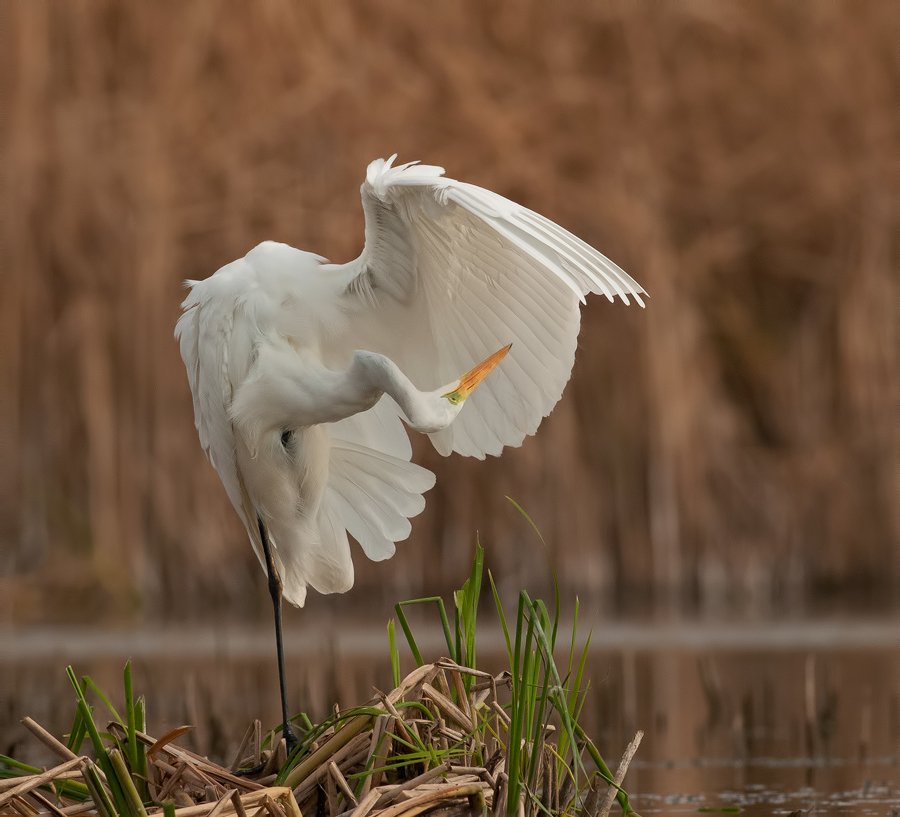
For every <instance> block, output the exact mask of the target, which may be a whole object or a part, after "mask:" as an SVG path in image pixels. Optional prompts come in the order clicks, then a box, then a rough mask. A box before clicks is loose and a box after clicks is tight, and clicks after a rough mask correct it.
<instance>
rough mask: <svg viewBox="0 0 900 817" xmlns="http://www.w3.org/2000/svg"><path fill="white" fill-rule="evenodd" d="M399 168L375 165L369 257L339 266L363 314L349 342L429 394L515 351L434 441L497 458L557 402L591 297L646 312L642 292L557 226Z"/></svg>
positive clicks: (478, 192) (491, 197) (428, 171)
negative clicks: (494, 355)
mask: <svg viewBox="0 0 900 817" xmlns="http://www.w3.org/2000/svg"><path fill="white" fill-rule="evenodd" d="M394 158H395V157H391V158H390V159H389V160H387V161H384V160H382V159H378V160H376V161H375V162H372V163H371V164H370V165H369V168H368V171H367V174H366V181H365V182H364V184H363V186H362V190H361V193H362V201H363V210H364V213H365V217H366V231H365V232H366V245H365V248H364V250H363V252H362V254H361V255H360V257H359V258H358V259H356V260H355V261H352V262H350V264H346V265H342V266H339V267H337V268H336V269H337V271H338V272H339V273H341V274H344V275H345V276H346V281H347V286H346V290H345V299H346V302H347V303H346V306H347V308H348V309H351V310H354V311H355V314H354V318H353V320H352V322H351V325H352V328H353V337H352V339H350V338H348V339H347V342H348V343H352V346H353V348H356V347H359V346H365V347H366V348H371V349H372V350H374V351H380V352H382V353H384V354H387V355H389V356H390V357H391V358H392V359H393V360H394V361H395V362H396V363H397V364H398V365H399V366H400V368H401V369H403V370H404V371H405V372H406V373H407V374H408V375H409V376H410V377H411V378H412V379H413V381H414V382H416V383H417V385H419V386H420V387H422V388H429V387H437V386H439V385H441V384H442V383H445V382H452V380H453V379H454V378H456V377H458V376H459V375H460V374H461V373H462V372H463V371H465V370H467V369H468V368H469V367H470V366H472V365H473V364H474V363H475V362H477V361H478V360H480V359H482V358H484V357H485V356H486V355H487V354H489V353H491V352H493V351H495V350H496V349H498V348H499V347H501V346H504V345H506V344H507V343H510V342H512V344H513V346H512V349H511V351H510V353H509V354H508V355H507V357H506V358H505V359H504V361H503V363H502V364H501V365H500V366H499V367H498V368H497V370H495V372H493V373H492V374H491V376H490V377H488V378H487V380H485V382H484V383H483V384H482V385H481V386H480V387H479V389H478V390H477V391H476V392H475V393H474V394H473V395H472V396H471V397H470V398H469V399H468V400H467V401H466V404H465V406H464V407H463V410H462V411H461V412H460V415H459V417H458V418H457V419H456V420H455V421H454V422H453V424H452V425H451V426H449V427H448V428H447V429H445V430H443V431H440V432H438V433H436V434H431V435H430V437H431V441H432V443H433V444H434V446H435V448H436V449H437V450H438V451H439V452H440V453H442V454H449V453H450V452H451V451H456V452H458V453H460V454H465V455H468V456H474V457H479V458H483V457H484V456H485V455H486V454H494V455H495V454H499V453H500V452H501V451H502V450H503V448H504V446H508V445H513V446H514V445H519V444H521V442H522V440H523V439H524V438H525V436H527V435H529V434H533V433H534V432H535V431H536V430H537V427H538V425H539V424H540V422H541V420H542V419H543V418H544V417H545V416H547V415H548V414H549V413H550V411H551V410H552V409H553V407H554V405H555V404H556V402H557V401H558V400H559V398H560V396H561V395H562V391H563V389H564V387H565V384H566V382H567V381H568V379H569V375H570V373H571V370H572V365H573V363H574V360H575V348H576V345H577V338H578V331H579V327H580V310H579V303H580V302H584V298H585V296H586V295H587V294H588V293H597V294H601V295H603V296H605V297H606V298H607V299H608V300H610V301H614V300H615V299H616V298H619V299H621V300H622V301H623V302H624V303H626V304H628V303H630V300H631V298H634V300H635V301H636V302H637V303H638V304H640V305H641V306H643V300H642V298H641V295H642V294H644V290H643V289H642V287H641V286H640V285H639V284H638V283H637V282H636V281H634V280H633V279H632V278H631V277H630V276H629V275H628V274H627V273H625V272H624V271H623V270H622V269H620V268H619V267H618V266H617V265H616V264H614V263H613V262H612V261H610V260H609V259H608V258H606V257H605V256H604V255H602V254H601V253H599V252H598V251H597V250H595V249H594V248H593V247H591V246H590V245H589V244H587V243H585V242H584V241H582V240H581V239H579V238H577V237H576V236H574V235H573V234H572V233H570V232H568V231H567V230H565V229H564V228H562V227H560V226H559V225H558V224H555V223H554V222H553V221H551V220H550V219H547V218H545V217H544V216H542V215H540V214H538V213H535V212H533V211H531V210H528V209H527V208H525V207H522V206H520V205H518V204H515V203H514V202H512V201H510V200H509V199H506V198H504V197H503V196H500V195H498V194H496V193H492V192H490V191H489V190H484V189H483V188H480V187H477V186H475V185H472V184H466V183H464V182H458V181H454V180H453V179H448V178H446V177H444V176H443V169H442V168H440V167H434V166H431V165H419V164H416V163H408V164H404V165H399V166H397V167H394V166H393V161H394Z"/></svg>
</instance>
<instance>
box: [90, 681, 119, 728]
mask: <svg viewBox="0 0 900 817" xmlns="http://www.w3.org/2000/svg"><path fill="white" fill-rule="evenodd" d="M83 680H84V683H85V684H86V686H87V689H90V691H91V692H93V693H94V695H96V696H97V697H98V698H99V699H100V701H101V703H102V704H103V705H104V706H105V707H106V708H107V709H108V710H109V714H110V715H112V717H113V720H114V721H116V723H119V724H121V726H122V728H123V729H124V728H125V722H126V719H125V718H123V717H122V716H121V715H120V714H119V710H118V709H116V708H115V706H113V702H112V701H111V700H110V699H109V696H108V695H107V694H106V693H105V692H104V691H103V690H102V689H100V687H99V686H97V684H96V683H95V682H94V679H93V678H91V677H90V675H85V676H84V678H83Z"/></svg>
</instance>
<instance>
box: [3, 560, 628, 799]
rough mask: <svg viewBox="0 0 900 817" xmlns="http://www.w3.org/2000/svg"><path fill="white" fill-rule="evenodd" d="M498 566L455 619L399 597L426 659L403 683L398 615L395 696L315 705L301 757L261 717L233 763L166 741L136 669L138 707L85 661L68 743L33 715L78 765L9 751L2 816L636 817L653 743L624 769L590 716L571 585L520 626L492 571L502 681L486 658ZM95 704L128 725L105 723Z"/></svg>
mask: <svg viewBox="0 0 900 817" xmlns="http://www.w3.org/2000/svg"><path fill="white" fill-rule="evenodd" d="M483 560H484V553H483V551H482V549H481V548H480V547H478V548H477V549H476V553H475V557H474V559H473V563H472V569H471V573H470V575H469V578H468V579H467V580H466V582H465V584H464V585H463V587H462V588H461V589H460V590H458V591H457V592H456V593H454V595H453V604H452V618H451V616H448V614H447V607H446V605H445V604H444V601H443V600H442V599H440V598H439V597H433V598H427V599H415V600H411V601H407V602H402V603H400V604H398V605H397V606H396V612H397V620H398V621H399V623H400V627H401V629H402V631H403V633H404V635H405V638H406V643H407V644H408V646H409V649H410V652H411V653H412V656H413V659H414V660H415V662H416V664H417V667H416V668H415V669H414V670H413V671H412V672H411V673H409V674H408V675H407V676H406V677H405V678H402V679H401V678H400V669H399V668H400V663H401V662H400V654H399V647H398V643H397V638H396V630H395V627H394V623H393V622H391V623H389V625H388V642H389V650H390V653H391V665H392V667H393V672H394V688H393V690H392V691H391V692H389V693H386V694H385V693H379V694H377V695H376V697H375V698H373V699H372V700H371V701H370V702H368V703H367V704H366V705H364V706H361V707H357V708H354V709H351V710H347V711H344V712H338V713H336V714H335V715H334V716H332V717H331V718H329V719H327V720H326V721H324V722H323V723H320V724H314V723H312V721H311V720H310V719H309V718H308V717H307V716H306V715H305V714H301V715H300V716H298V717H297V718H296V719H295V721H296V725H297V727H298V732H299V733H300V735H301V740H300V744H299V746H298V747H297V749H296V750H295V751H294V753H293V754H292V755H291V757H290V758H287V757H286V756H285V748H284V741H283V740H282V739H281V736H280V735H279V734H278V733H277V732H273V733H270V734H269V735H268V736H265V737H264V736H263V732H262V729H261V728H260V725H259V723H258V722H256V723H255V724H254V725H253V726H251V728H250V729H249V730H248V732H247V734H246V735H245V737H244V740H243V741H242V742H241V746H240V748H239V750H238V752H237V753H236V756H235V758H234V761H233V763H232V764H231V766H230V767H227V768H226V767H224V766H221V765H219V764H216V763H212V762H211V761H209V760H208V759H206V758H202V757H200V756H198V755H197V754H195V753H193V752H191V751H189V750H187V749H184V748H181V747H179V746H177V745H176V743H175V741H176V740H177V739H178V738H180V737H181V736H182V735H183V734H184V733H185V732H187V731H188V729H189V728H188V727H179V728H178V729H174V730H172V731H171V732H169V733H167V734H166V735H163V736H162V737H161V738H159V739H155V738H153V737H151V736H150V735H148V734H147V732H146V723H145V720H146V717H145V705H144V700H143V698H140V697H135V695H134V691H133V684H132V676H131V667H130V665H126V668H125V677H124V691H125V704H124V708H123V710H122V712H120V711H119V710H118V709H117V708H116V707H115V706H114V705H113V703H112V701H111V700H110V698H109V697H108V696H107V695H106V694H105V693H104V692H103V691H102V690H101V689H100V688H99V687H98V686H97V685H96V684H95V683H94V682H93V681H92V680H91V679H90V678H87V677H84V678H78V677H77V676H76V675H75V673H74V672H73V671H72V670H71V668H70V669H69V670H68V672H69V678H70V681H71V683H72V686H73V689H74V690H75V695H76V713H75V719H74V722H73V724H72V728H71V730H70V732H69V734H68V736H67V739H66V742H65V743H63V742H62V741H59V740H57V739H56V738H54V737H53V736H51V735H49V734H48V733H47V732H46V731H45V730H43V729H42V728H41V727H40V726H39V725H38V724H36V723H34V721H31V720H30V719H26V720H25V721H24V723H25V725H26V727H27V728H28V729H29V730H31V731H32V732H33V733H34V734H35V735H36V736H37V737H38V738H39V739H40V740H41V741H42V742H43V743H44V744H45V746H47V748H49V749H50V750H51V751H52V752H53V753H54V754H55V755H57V756H58V757H60V758H61V760H62V761H63V762H62V763H61V764H60V765H59V766H57V767H55V768H53V769H50V770H48V771H44V770H42V769H39V768H36V767H33V766H28V765H26V764H23V763H20V762H18V761H16V760H14V759H12V758H0V761H2V763H0V778H6V779H5V780H3V779H0V809H12V810H13V811H14V812H15V813H18V814H21V815H23V817H32V815H34V814H35V813H53V814H55V815H61V814H64V815H73V814H98V815H100V817H147V815H153V814H162V813H165V814H167V815H168V814H175V815H178V817H201V816H202V817H222V815H225V816H226V817H228V816H229V815H232V814H234V815H237V817H247V815H253V816H254V817H255V815H257V814H258V815H263V814H270V815H293V817H298V815H299V814H300V813H304V814H312V813H316V814H327V815H329V817H338V815H342V817H367V815H377V817H401V816H402V817H412V815H415V814H419V813H422V812H423V811H429V810H431V809H435V808H441V809H442V811H443V812H445V813H457V812H458V813H460V814H462V813H481V814H492V815H497V816H498V817H499V815H522V816H523V817H536V815H538V814H539V813H544V814H551V815H556V814H563V813H566V814H573V815H580V814H584V815H589V816H590V817H595V815H603V814H606V813H608V812H609V808H610V807H611V806H612V804H613V802H614V801H615V800H618V803H619V805H620V807H621V809H622V812H623V814H625V815H629V814H634V813H635V812H634V811H633V809H632V808H631V805H630V802H629V798H628V795H627V793H626V792H625V790H624V789H622V788H621V782H622V778H623V777H624V773H625V770H626V769H627V764H628V761H629V760H630V756H631V755H632V754H633V752H634V749H636V746H637V742H639V739H640V738H639V737H638V738H637V739H636V741H635V742H634V743H633V744H632V746H631V747H629V750H628V751H627V752H626V758H625V759H623V763H622V764H621V765H620V768H619V771H618V772H617V774H616V775H615V777H614V776H613V775H612V774H611V772H610V770H609V768H608V767H607V765H606V763H605V762H604V760H603V757H602V756H601V754H600V752H599V750H598V748H597V747H596V746H595V745H594V743H593V742H592V741H591V739H590V738H589V737H588V736H587V735H586V734H585V732H584V730H583V728H582V727H581V726H580V724H579V722H578V717H579V714H580V712H581V708H582V706H583V704H584V700H585V696H586V694H587V686H588V685H587V682H586V679H585V663H586V657H587V650H588V647H589V644H590V639H588V640H587V643H586V644H585V646H584V647H583V648H582V649H580V650H576V647H575V643H576V637H575V631H576V628H577V623H578V622H577V618H578V608H577V605H576V611H575V621H574V622H573V626H572V637H571V640H570V641H569V643H568V644H567V645H566V647H565V658H564V661H562V662H561V663H560V664H558V663H557V661H556V660H555V657H554V656H555V653H556V648H557V634H558V632H559V599H558V594H557V596H556V598H555V601H554V605H553V612H552V613H551V612H550V610H549V608H548V607H547V605H546V604H545V603H544V602H543V601H540V600H533V599H531V598H530V597H529V596H528V594H527V593H525V592H522V593H520V594H519V598H518V604H517V608H516V615H515V618H514V619H508V618H507V616H506V613H505V610H504V607H503V604H502V603H501V600H500V597H499V594H498V592H497V588H496V585H495V584H494V581H493V578H492V577H491V576H490V574H488V577H489V583H490V588H491V594H492V597H493V600H494V603H495V605H496V608H497V611H498V613H499V615H500V622H501V626H502V628H503V634H504V639H505V643H506V648H507V659H508V668H507V669H505V670H503V671H502V672H500V673H499V674H491V673H488V672H485V671H483V670H481V669H479V668H478V667H477V666H476V661H475V658H476V620H477V612H478V601H479V599H480V596H481V590H482V578H483ZM421 604H428V605H434V606H435V607H436V609H437V611H438V614H439V617H440V620H441V626H442V629H443V631H444V635H445V638H446V644H447V650H448V653H449V656H450V657H449V658H444V659H441V660H439V661H436V662H430V663H427V662H425V661H424V659H423V657H422V654H421V651H420V650H419V647H418V644H417V642H416V638H415V634H414V632H413V628H412V626H411V625H410V622H409V620H408V618H407V616H406V610H407V608H408V607H409V606H411V605H421ZM451 622H452V623H451ZM90 697H95V698H96V699H98V700H99V702H100V705H101V707H102V709H101V711H105V713H106V714H107V715H108V716H109V717H110V718H111V719H112V720H111V721H110V722H109V724H108V726H107V727H106V729H105V730H102V731H101V728H100V727H99V726H98V713H97V711H96V710H95V707H94V706H92V705H91V703H90V702H89V698H90ZM85 747H90V748H91V749H92V754H93V757H89V756H88V755H87V754H85V753H84V751H83V750H84V748H85ZM4 767H5V768H4ZM604 795H605V796H604ZM4 813H5V812H4Z"/></svg>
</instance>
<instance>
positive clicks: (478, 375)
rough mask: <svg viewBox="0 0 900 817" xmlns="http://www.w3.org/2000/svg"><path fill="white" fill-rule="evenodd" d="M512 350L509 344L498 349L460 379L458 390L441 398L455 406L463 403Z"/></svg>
mask: <svg viewBox="0 0 900 817" xmlns="http://www.w3.org/2000/svg"><path fill="white" fill-rule="evenodd" d="M511 348H512V344H511V343H508V344H507V345H506V346H504V347H503V348H502V349H498V350H497V351H496V352H494V354H492V355H491V356H490V357H486V358H485V359H484V360H482V361H481V363H479V364H478V365H477V366H475V368H473V369H470V370H469V371H468V372H466V373H465V374H464V375H463V376H462V377H461V378H460V379H459V385H458V386H457V387H456V389H454V390H453V391H451V392H447V394H442V395H441V397H445V398H446V399H447V400H449V401H450V402H451V403H453V405H457V404H459V403H462V402H463V400H465V399H466V398H467V397H468V396H469V395H470V394H471V393H472V392H473V391H475V389H476V387H477V386H478V384H479V383H481V381H482V380H484V379H485V378H486V377H487V376H488V375H489V374H490V373H491V371H493V369H494V368H495V367H496V366H497V364H498V363H499V362H500V361H501V360H503V358H505V357H506V353H507V352H508V351H509V350H510V349H511Z"/></svg>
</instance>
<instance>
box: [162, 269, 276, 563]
mask: <svg viewBox="0 0 900 817" xmlns="http://www.w3.org/2000/svg"><path fill="white" fill-rule="evenodd" d="M242 265H244V261H243V260H241V261H235V262H233V263H232V264H231V265H229V267H231V269H228V268H223V274H220V275H218V276H213V277H211V278H207V279H206V280H205V281H189V282H188V284H189V285H190V286H191V291H190V293H189V294H188V296H187V298H185V300H184V303H182V308H183V309H184V313H183V314H182V315H181V317H180V318H179V319H178V323H177V324H176V326H175V337H176V338H177V340H178V344H179V347H180V350H181V357H182V359H183V360H184V365H185V368H186V369H187V374H188V381H189V383H190V387H191V396H192V397H193V401H194V425H195V426H196V427H197V433H198V434H199V436H200V445H201V446H202V447H203V450H204V451H205V452H206V455H207V457H209V461H210V462H211V463H212V465H213V467H214V468H215V469H216V472H217V473H218V474H219V478H220V479H221V480H222V484H223V485H224V487H225V491H226V492H227V493H228V498H229V499H230V500H231V504H232V505H233V506H234V508H235V510H236V511H237V512H238V514H239V515H240V517H241V520H242V521H243V522H244V524H245V526H246V528H247V531H248V533H249V535H250V539H251V542H252V543H253V545H254V549H255V550H256V551H257V555H258V556H260V559H261V558H262V556H261V550H260V544H259V542H258V537H257V536H256V519H255V512H254V511H252V508H251V504H250V502H249V499H248V497H247V495H246V490H245V488H244V486H243V484H242V482H241V478H240V474H239V469H238V465H237V460H236V441H235V435H234V429H233V427H232V424H231V418H230V417H229V415H228V407H229V406H230V405H231V399H232V397H233V393H234V389H235V388H236V387H237V385H239V384H240V383H241V382H242V381H243V379H244V378H245V377H246V376H247V371H248V369H249V366H250V362H251V358H252V343H253V340H252V327H251V326H249V325H248V323H247V321H246V320H243V319H242V317H241V315H240V314H239V312H240V305H239V304H240V298H241V296H242V294H243V290H244V288H245V286H246V284H245V281H244V279H245V272H244V271H243V270H242V268H241V267H242Z"/></svg>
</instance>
